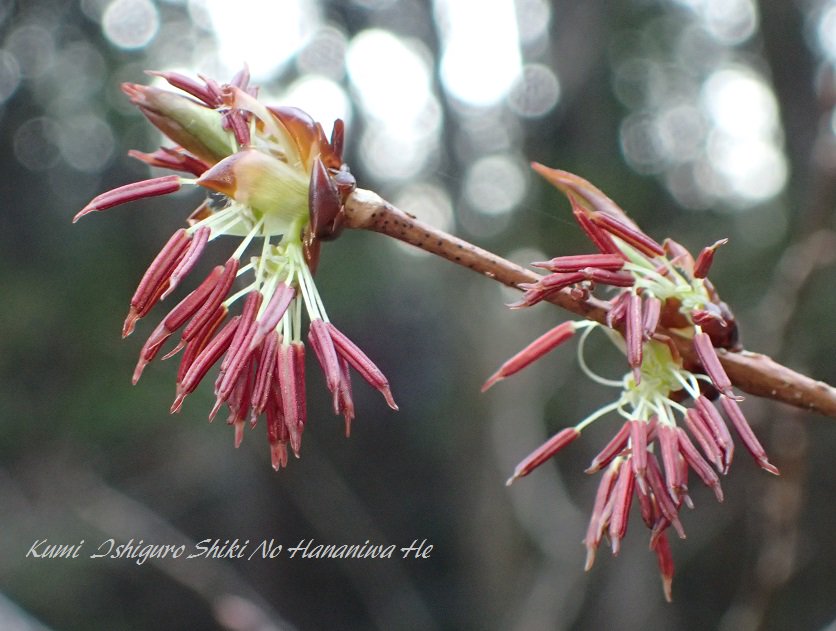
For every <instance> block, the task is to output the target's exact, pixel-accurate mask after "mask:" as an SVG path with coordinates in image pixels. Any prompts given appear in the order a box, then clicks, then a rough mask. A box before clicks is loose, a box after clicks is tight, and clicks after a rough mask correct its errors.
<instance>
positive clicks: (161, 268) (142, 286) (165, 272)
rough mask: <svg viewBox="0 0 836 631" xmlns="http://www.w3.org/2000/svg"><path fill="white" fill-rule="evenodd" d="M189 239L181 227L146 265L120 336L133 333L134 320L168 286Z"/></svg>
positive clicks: (137, 318) (150, 306)
mask: <svg viewBox="0 0 836 631" xmlns="http://www.w3.org/2000/svg"><path fill="white" fill-rule="evenodd" d="M189 241H190V237H189V235H188V234H187V233H186V230H185V229H183V228H181V229H180V230H178V231H177V232H175V233H174V234H173V235H172V236H171V238H170V239H169V240H168V243H166V244H165V245H164V246H163V249H162V250H160V253H159V254H157V256H156V258H155V259H154V260H153V261H152V262H151V265H149V266H148V270H147V271H146V272H145V275H144V276H143V277H142V280H141V281H139V286H138V287H137V288H136V291H135V292H134V295H133V297H132V298H131V309H130V311H129V313H128V317H127V318H126V319H125V324H124V326H123V327H122V337H127V336H128V335H130V334H131V333H133V330H134V325H135V324H136V321H137V320H139V319H140V318H141V317H143V316H144V315H145V314H147V313H148V312H149V311H150V310H151V308H152V307H153V306H154V305H155V304H156V302H157V300H158V299H159V297H160V296H161V295H162V293H163V292H164V291H165V289H166V287H167V286H168V283H169V278H170V277H171V273H172V272H173V271H174V269H175V268H176V267H177V264H178V263H179V262H180V260H181V259H182V258H183V257H184V256H185V255H186V250H187V248H188V247H189Z"/></svg>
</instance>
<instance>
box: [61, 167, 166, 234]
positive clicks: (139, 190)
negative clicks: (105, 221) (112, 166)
mask: <svg viewBox="0 0 836 631" xmlns="http://www.w3.org/2000/svg"><path fill="white" fill-rule="evenodd" d="M179 190H180V176H179V175H164V176H162V177H155V178H152V179H150V180H142V181H141V182H133V183H131V184H125V185H124V186H120V187H119V188H114V189H113V190H111V191H108V192H107V193H102V194H101V195H98V196H96V197H94V198H93V199H92V200H91V201H90V203H88V204H87V205H86V206H85V207H84V208H82V209H81V210H80V211H78V213H77V214H76V216H75V217H73V223H75V222H76V221H78V220H79V219H81V218H82V217H84V215H87V214H89V213H92V212H94V211H98V210H107V209H108V208H113V207H114V206H118V205H119V204H125V203H127V202H133V201H136V200H138V199H145V198H146V197H157V196H159V195H168V194H169V193H173V192H175V191H179Z"/></svg>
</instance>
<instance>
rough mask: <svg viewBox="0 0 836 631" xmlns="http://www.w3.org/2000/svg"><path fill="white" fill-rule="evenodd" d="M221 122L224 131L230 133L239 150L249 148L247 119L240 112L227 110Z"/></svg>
mask: <svg viewBox="0 0 836 631" xmlns="http://www.w3.org/2000/svg"><path fill="white" fill-rule="evenodd" d="M221 120H222V124H223V126H224V129H229V130H231V131H232V135H233V136H235V142H236V143H238V148H239V149H246V148H247V147H249V146H250V126H249V125H248V124H247V119H246V117H245V116H244V113H243V112H242V111H241V110H237V109H234V110H229V111H228V112H226V113H225V114H224V115H223V118H222V119H221Z"/></svg>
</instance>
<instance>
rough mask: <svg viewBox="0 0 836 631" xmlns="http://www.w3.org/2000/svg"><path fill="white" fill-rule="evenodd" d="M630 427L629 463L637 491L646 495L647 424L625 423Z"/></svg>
mask: <svg viewBox="0 0 836 631" xmlns="http://www.w3.org/2000/svg"><path fill="white" fill-rule="evenodd" d="M627 424H628V425H629V426H630V451H631V452H632V454H633V455H632V457H631V458H630V462H631V464H632V467H633V473H634V474H635V477H636V482H638V484H639V489H641V491H642V493H647V485H646V483H645V476H646V475H647V428H648V422H647V421H642V420H631V421H627Z"/></svg>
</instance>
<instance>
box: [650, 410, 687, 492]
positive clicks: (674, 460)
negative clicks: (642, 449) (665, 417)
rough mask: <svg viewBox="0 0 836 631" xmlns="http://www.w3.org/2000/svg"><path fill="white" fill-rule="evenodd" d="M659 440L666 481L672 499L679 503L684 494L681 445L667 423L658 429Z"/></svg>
mask: <svg viewBox="0 0 836 631" xmlns="http://www.w3.org/2000/svg"><path fill="white" fill-rule="evenodd" d="M656 433H657V438H658V440H659V446H660V447H661V452H662V465H663V466H664V468H665V480H666V481H667V487H668V490H669V491H670V496H671V499H672V500H673V501H674V502H676V503H679V501H680V494H681V492H682V479H681V476H680V471H679V461H678V457H679V443H678V441H677V437H676V431H675V430H674V428H673V427H671V426H670V425H668V424H666V423H661V424H660V425H659V426H658V427H657V429H656Z"/></svg>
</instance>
